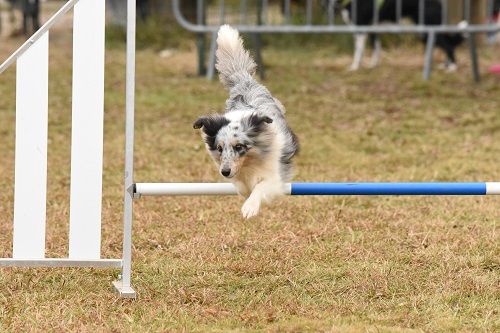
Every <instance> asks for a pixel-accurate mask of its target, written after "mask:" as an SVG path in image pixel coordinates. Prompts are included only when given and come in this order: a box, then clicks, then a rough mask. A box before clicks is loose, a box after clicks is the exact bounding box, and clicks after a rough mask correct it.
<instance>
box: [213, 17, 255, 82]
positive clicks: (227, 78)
mask: <svg viewBox="0 0 500 333" xmlns="http://www.w3.org/2000/svg"><path fill="white" fill-rule="evenodd" d="M216 56H217V62H216V64H215V68H216V69H217V70H218V71H219V76H220V80H221V82H222V84H223V85H224V86H225V87H226V88H228V89H230V88H232V87H233V86H234V85H235V84H236V83H238V81H241V80H242V79H243V77H247V76H248V75H250V76H252V75H253V74H254V73H255V69H256V67H257V66H256V64H255V62H254V61H253V59H252V58H251V57H250V54H249V53H248V51H247V50H245V48H244V47H243V40H242V39H241V37H240V34H239V33H238V30H236V29H234V28H232V27H231V26H229V25H227V24H226V25H223V26H222V27H220V29H219V34H218V36H217V53H216Z"/></svg>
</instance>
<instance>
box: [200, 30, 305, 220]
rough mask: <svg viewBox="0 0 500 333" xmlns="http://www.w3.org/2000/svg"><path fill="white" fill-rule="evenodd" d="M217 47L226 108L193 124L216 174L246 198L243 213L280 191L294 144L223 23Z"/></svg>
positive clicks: (281, 113) (277, 107)
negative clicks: (216, 171) (227, 92)
mask: <svg viewBox="0 0 500 333" xmlns="http://www.w3.org/2000/svg"><path fill="white" fill-rule="evenodd" d="M217 47H218V48H217V53H216V56H217V63H216V68H217V70H218V71H219V75H220V80H221V82H222V84H223V85H224V87H226V88H227V90H228V91H229V98H228V99H227V100H226V108H225V113H224V114H214V115H206V116H202V117H200V118H198V119H197V120H196V121H195V122H194V124H193V127H194V128H195V129H200V128H201V129H202V136H203V139H204V141H205V145H206V148H207V150H208V152H209V154H210V156H211V157H212V159H213V160H214V161H215V163H216V164H217V166H218V168H219V172H220V174H221V175H222V176H224V177H225V178H227V179H228V180H229V181H231V182H232V183H233V184H234V185H235V187H236V189H237V190H238V193H239V194H240V195H242V196H243V197H245V198H246V201H245V203H244V204H243V207H242V208H241V212H242V214H243V217H244V218H247V219H248V218H251V217H253V216H255V215H257V213H258V212H259V209H260V207H261V205H262V204H263V203H269V202H271V201H272V200H273V199H275V198H276V197H278V196H280V195H282V194H283V191H284V187H285V183H286V182H288V181H290V179H291V177H292V158H293V156H294V155H296V154H297V152H298V149H299V144H298V140H297V137H296V136H295V134H294V133H293V132H292V130H291V129H290V127H289V126H288V124H287V122H286V120H285V108H284V107H283V105H282V104H281V103H280V101H278V100H277V99H276V98H274V97H273V96H272V95H271V93H270V92H269V90H267V88H266V87H264V86H263V85H262V84H260V83H259V82H257V81H256V80H255V78H254V74H255V70H256V64H255V62H254V60H253V59H252V58H251V57H250V55H249V53H248V51H246V50H245V49H244V47H243V41H242V39H241V38H240V36H239V33H238V31H237V30H235V29H233V28H232V27H230V26H229V25H224V26H222V27H221V28H220V30H219V33H218V38H217Z"/></svg>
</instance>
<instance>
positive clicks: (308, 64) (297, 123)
mask: <svg viewBox="0 0 500 333" xmlns="http://www.w3.org/2000/svg"><path fill="white" fill-rule="evenodd" d="M68 38H69V37H68V36H66V35H65V34H63V33H62V32H61V31H59V32H57V31H56V32H55V33H54V34H52V35H51V41H52V46H53V48H52V49H51V54H50V56H51V59H50V61H51V67H50V100H49V103H50V111H49V118H50V120H49V175H48V177H49V178H48V181H49V183H48V193H49V195H48V210H47V221H48V222H47V241H46V244H47V256H61V257H63V256H65V255H66V253H67V242H68V226H67V220H68V215H69V196H68V194H69V175H70V169H69V162H70V146H69V142H70V117H71V115H70V113H71V96H70V92H71V47H70V42H71V41H70V39H68ZM19 42H20V41H19V40H18V41H16V40H14V41H13V40H2V45H3V46H2V48H1V49H0V58H1V59H5V58H6V56H7V55H8V54H9V53H10V52H11V51H12V50H14V49H15V47H16V45H17V44H18V43H19ZM480 54H481V64H482V67H481V69H482V71H483V72H485V68H486V67H487V65H488V64H492V63H494V62H495V61H496V62H498V61H500V59H499V58H498V54H500V49H499V48H498V47H496V48H493V47H485V48H483V49H481V50H480ZM264 56H265V61H266V64H267V65H268V67H267V74H268V79H267V80H266V81H265V84H266V85H267V86H268V87H269V89H270V90H271V91H272V92H273V93H274V95H275V96H276V97H278V98H279V99H280V100H281V101H282V102H283V103H284V104H285V106H286V107H287V110H288V119H289V122H290V124H291V126H292V128H293V129H294V130H295V132H296V133H297V134H298V136H299V138H300V140H301V144H302V152H301V154H300V156H298V157H297V159H296V177H295V179H296V180H298V181H370V180H371V181H494V180H500V169H499V167H498V159H499V156H500V146H499V144H498V142H500V117H499V112H500V88H499V87H500V86H499V85H500V77H493V76H487V75H485V76H484V78H483V81H482V83H481V84H478V85H476V84H473V83H472V81H471V79H470V68H469V66H468V59H467V51H466V50H465V49H464V50H461V51H460V53H459V61H460V65H461V68H460V69H459V71H458V72H457V73H455V74H445V73H441V72H439V71H436V72H434V74H433V78H432V80H431V81H429V82H424V81H422V79H421V64H422V50H421V48H420V47H416V46H415V47H411V48H403V49H399V50H391V51H387V52H386V53H385V54H384V57H383V63H382V66H380V67H379V68H377V69H374V70H363V71H360V72H358V73H350V72H347V71H346V68H347V66H348V64H349V61H350V57H349V56H348V55H344V54H342V55H338V54H337V53H336V52H335V47H334V46H328V45H327V46H322V47H319V48H312V47H306V48H303V47H300V46H291V47H290V48H289V49H284V48H274V49H273V48H272V47H268V48H266V50H265V54H264ZM438 57H439V56H437V55H436V58H438ZM195 59H196V55H195V52H194V51H193V50H192V49H186V50H180V51H174V52H173V54H172V55H171V56H169V57H166V58H162V57H159V56H158V54H157V53H155V52H153V51H151V50H142V51H140V52H138V54H137V108H136V158H135V166H136V181H137V182H141V181H146V182H148V181H207V182H208V181H219V180H220V179H219V178H218V176H217V172H216V169H215V167H214V166H213V165H212V162H211V161H210V159H209V158H208V156H207V154H206V153H205V152H204V148H203V145H202V143H201V139H200V137H199V134H198V133H197V132H196V131H194V130H193V129H192V127H191V123H192V121H193V120H194V119H196V117H197V116H199V115H201V114H206V113H210V112H217V111H221V109H222V106H223V103H224V100H225V98H226V93H225V91H223V89H222V88H221V86H220V84H219V83H218V82H215V81H214V82H208V81H206V80H205V79H203V78H199V77H196V76H195V70H196V62H195ZM123 67H124V52H123V49H122V48H120V47H114V48H112V49H110V50H108V53H107V70H106V101H105V104H106V105H105V108H106V112H105V159H104V168H105V170H104V199H103V245H102V255H103V257H106V258H118V257H119V256H120V254H121V237H122V234H121V224H122V221H121V213H122V193H121V190H122V178H123V162H122V160H123V146H124V135H123V134H124V131H123V129H124V96H123V92H124V68H123ZM14 82H15V71H14V70H13V69H11V70H9V71H8V72H6V73H4V74H3V75H2V76H1V77H0V96H1V97H0V135H1V140H2V143H1V144H0V153H1V156H2V160H3V162H2V166H1V169H0V186H1V188H2V189H3V190H2V191H1V193H0V200H1V202H2V204H1V207H0V256H1V257H6V256H10V255H11V248H12V241H11V239H12V223H11V221H12V206H13V203H12V200H13V182H12V180H13V168H14V152H13V147H14V135H15V133H14V119H15V113H14V102H15V95H14V94H15V85H14ZM241 205H242V200H241V199H239V198H222V197H219V198H217V197H214V198H202V197H191V198H158V199H154V198H144V199H141V200H139V201H137V203H136V204H135V221H134V247H133V251H134V252H133V285H134V287H135V288H136V290H137V291H138V294H139V297H138V299H137V300H135V301H130V300H121V299H118V298H117V297H116V296H115V295H114V294H113V292H112V290H111V281H112V280H114V279H115V278H116V277H117V275H118V273H119V272H118V271H96V270H87V269H83V270H82V269H55V270H52V269H35V270H24V269H1V270H0V331H1V332H20V331H39V332H45V331H47V332H48V331H54V332H62V331H78V332H108V331H109V332H139V331H150V332H155V331H195V332H220V331H235V332H254V331H255V332H256V331H268V332H283V331H285V332H305V331H311V332H313V331H325V332H365V331H368V332H379V331H380V332H411V331H419V332H420V331H429V332H431V331H432V332H435V331H464V332H472V331H474V332H476V331H489V332H495V331H498V330H500V318H499V308H500V293H499V287H500V274H499V273H500V263H499V255H500V251H499V236H498V232H497V229H498V221H499V218H500V213H499V209H498V207H500V206H499V205H500V203H499V199H498V198H496V197H307V198H306V197H293V198H283V199H282V200H280V201H279V202H277V203H276V204H275V205H273V206H272V207H268V208H265V209H264V210H263V211H262V212H261V214H260V216H259V217H258V218H256V219H253V220H250V221H245V220H243V219H242V218H241V216H240V212H239V210H240V206H241Z"/></svg>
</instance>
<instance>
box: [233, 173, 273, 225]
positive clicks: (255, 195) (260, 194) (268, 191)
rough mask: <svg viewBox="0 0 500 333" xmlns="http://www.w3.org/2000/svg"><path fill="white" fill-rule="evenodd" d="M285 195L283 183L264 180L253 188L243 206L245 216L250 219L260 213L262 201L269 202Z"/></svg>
mask: <svg viewBox="0 0 500 333" xmlns="http://www.w3.org/2000/svg"><path fill="white" fill-rule="evenodd" d="M280 195H283V183H282V182H280V181H277V180H263V181H261V182H260V183H258V184H257V185H255V187H254V188H253V191H252V193H251V194H250V196H249V197H248V199H247V200H246V201H245V203H244V204H243V207H241V213H242V214H243V217H244V218H246V219H249V218H251V217H254V216H255V215H257V214H258V213H259V210H260V206H261V205H262V202H266V203H269V202H271V201H272V200H274V199H275V198H276V197H278V196H280Z"/></svg>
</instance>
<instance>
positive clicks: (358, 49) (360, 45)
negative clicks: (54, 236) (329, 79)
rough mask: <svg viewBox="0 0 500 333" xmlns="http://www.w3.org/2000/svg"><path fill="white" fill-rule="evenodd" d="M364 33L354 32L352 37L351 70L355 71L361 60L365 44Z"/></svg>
mask: <svg viewBox="0 0 500 333" xmlns="http://www.w3.org/2000/svg"><path fill="white" fill-rule="evenodd" d="M366 37H367V36H366V34H356V35H355V37H354V40H355V42H354V47H355V51H354V59H353V60H352V64H351V67H350V68H349V69H350V70H351V71H357V70H358V69H359V66H360V65H361V60H363V52H364V51H365V45H366Z"/></svg>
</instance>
